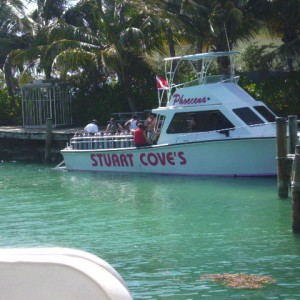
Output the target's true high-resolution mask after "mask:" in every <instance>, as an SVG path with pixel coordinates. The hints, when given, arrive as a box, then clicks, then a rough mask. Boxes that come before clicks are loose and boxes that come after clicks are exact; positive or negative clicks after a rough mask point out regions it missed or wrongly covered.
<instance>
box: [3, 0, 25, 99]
mask: <svg viewBox="0 0 300 300" xmlns="http://www.w3.org/2000/svg"><path fill="white" fill-rule="evenodd" d="M29 32H30V23H29V20H28V18H26V16H25V12H24V7H23V4H22V2H21V1H18V0H14V1H13V0H11V1H2V3H1V6H0V39H1V48H0V68H1V69H2V70H3V73H4V74H5V82H6V87H7V90H8V94H9V95H10V96H12V97H14V94H15V92H16V91H17V90H18V84H17V82H16V80H14V69H13V64H12V52H13V51H14V50H16V49H24V48H26V47H27V46H28V44H29V43H30V33H29Z"/></svg>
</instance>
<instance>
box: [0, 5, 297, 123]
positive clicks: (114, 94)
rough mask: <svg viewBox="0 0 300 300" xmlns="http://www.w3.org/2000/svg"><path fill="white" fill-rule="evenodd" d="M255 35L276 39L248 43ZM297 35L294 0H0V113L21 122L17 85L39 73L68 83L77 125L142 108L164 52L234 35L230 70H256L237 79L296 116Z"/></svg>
mask: <svg viewBox="0 0 300 300" xmlns="http://www.w3.org/2000/svg"><path fill="white" fill-rule="evenodd" d="M28 3H30V4H34V5H35V6H34V8H35V10H34V11H31V12H29V11H28V10H25V8H26V7H24V4H25V6H26V5H27V4H28ZM263 34H265V36H266V35H268V36H269V37H270V36H271V37H272V38H276V39H277V40H279V41H280V43H277V45H259V44H255V43H251V41H253V39H254V38H257V37H260V38H261V36H262V35H263ZM299 34H300V1H299V0H273V1H269V0H248V1H247V0H244V1H241V0H231V1H229V0H228V1H227V0H226V1H223V0H193V1H187V0H146V1H137V0H102V1H101V0H80V1H78V2H77V1H66V0H24V1H20V0H0V39H1V48H0V69H1V78H0V88H1V93H0V107H1V110H0V121H1V123H6V124H9V123H11V124H16V123H20V120H21V115H20V99H19V97H18V92H19V90H20V87H21V86H22V85H23V84H25V83H28V82H30V81H32V80H33V79H37V78H39V79H41V78H43V79H51V78H59V79H62V80H68V81H70V82H71V84H72V86H73V87H74V88H73V96H74V97H73V99H74V102H73V103H74V104H73V114H74V120H75V122H76V123H77V124H83V123H85V122H87V121H88V120H89V119H90V118H93V117H95V118H98V119H100V120H106V119H107V118H108V117H109V115H110V114H111V113H112V112H117V111H141V110H146V109H150V108H152V107H153V106H154V105H155V104H156V88H155V75H156V74H160V75H162V69H160V68H161V67H162V64H161V59H162V57H165V56H174V55H180V54H191V53H200V52H206V51H227V50H228V49H239V48H240V45H241V43H244V44H246V45H247V47H246V48H245V49H242V50H243V51H242V53H243V55H242V60H241V61H240V62H239V65H238V69H239V70H243V71H246V72H251V75H253V74H254V73H253V72H255V74H259V77H257V75H256V77H253V79H251V78H252V76H249V73H247V74H245V73H244V74H243V76H242V80H241V84H242V85H243V86H244V87H245V88H246V89H247V90H248V91H249V92H250V93H251V94H252V95H254V96H255V97H256V98H257V99H261V100H264V101H266V102H267V103H268V105H269V106H270V107H271V108H272V109H273V110H274V111H275V112H276V113H278V114H279V115H287V114H297V115H300V105H299V104H298V102H299V86H300V82H299V81H300V79H299V78H300V76H299V60H298V59H297V57H298V55H299V49H300V47H299ZM116 78H117V80H116ZM2 108H4V109H2Z"/></svg>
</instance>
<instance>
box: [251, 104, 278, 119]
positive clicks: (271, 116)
mask: <svg viewBox="0 0 300 300" xmlns="http://www.w3.org/2000/svg"><path fill="white" fill-rule="evenodd" d="M254 109H255V110H256V111H257V112H258V113H259V114H260V115H262V116H263V117H264V118H265V119H266V120H267V121H268V122H275V121H276V116H275V115H274V114H273V113H272V112H271V111H270V110H269V109H268V108H267V107H265V106H263V105H259V106H254Z"/></svg>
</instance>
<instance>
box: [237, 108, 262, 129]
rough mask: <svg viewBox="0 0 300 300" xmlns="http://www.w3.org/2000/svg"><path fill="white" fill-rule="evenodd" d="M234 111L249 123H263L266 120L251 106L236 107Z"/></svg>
mask: <svg viewBox="0 0 300 300" xmlns="http://www.w3.org/2000/svg"><path fill="white" fill-rule="evenodd" d="M233 111H234V113H235V114H236V115H237V116H238V117H239V118H241V119H242V120H243V121H244V122H245V123H246V124H247V125H255V124H263V123H264V121H263V120H262V119H261V118H260V117H259V116H258V115H256V114H255V113H254V111H253V110H251V109H250V108H249V107H242V108H235V109H233Z"/></svg>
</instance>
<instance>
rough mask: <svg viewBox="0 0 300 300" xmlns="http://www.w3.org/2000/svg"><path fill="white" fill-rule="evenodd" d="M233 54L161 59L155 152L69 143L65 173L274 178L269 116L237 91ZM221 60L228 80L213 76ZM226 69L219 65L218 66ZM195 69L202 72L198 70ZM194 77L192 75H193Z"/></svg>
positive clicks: (129, 143)
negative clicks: (162, 81) (163, 78)
mask: <svg viewBox="0 0 300 300" xmlns="http://www.w3.org/2000/svg"><path fill="white" fill-rule="evenodd" d="M236 55H238V52H213V53H201V54H195V55H185V56H179V57H170V58H166V59H165V76H166V81H167V85H165V86H163V85H161V86H160V88H159V89H158V102H159V103H158V104H159V105H158V108H156V109H153V110H152V112H153V113H155V114H156V116H157V118H156V125H155V130H156V131H160V136H159V139H158V141H157V143H156V145H152V146H147V147H141V148H137V147H134V144H133V136H132V135H125V134H119V135H113V136H104V135H99V136H92V137H73V138H72V139H71V141H70V144H69V145H68V146H67V147H66V148H65V149H63V150H62V151H61V153H62V155H63V157H64V163H65V166H66V169H67V170H69V171H94V172H111V171H113V172H131V173H153V174H171V175H191V176H199V175H213V176H274V175H276V123H275V118H276V116H275V114H274V113H273V112H272V111H271V110H270V109H269V108H268V107H267V106H266V105H265V104H264V103H263V102H261V101H257V100H255V99H253V98H252V97H251V96H250V95H249V94H248V93H247V92H245V91H244V90H243V89H242V88H241V87H240V86H239V85H238V77H237V76H235V74H234V64H233V63H234V58H235V56H236ZM221 60H222V61H223V62H224V60H227V61H228V65H229V68H228V69H229V71H228V72H227V73H228V74H222V75H211V73H210V69H211V67H213V69H216V67H217V64H215V62H220V61H221ZM223 64H224V63H223ZM199 66H200V71H198V69H197V68H198V67H199ZM192 73H193V75H191V74H192Z"/></svg>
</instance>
